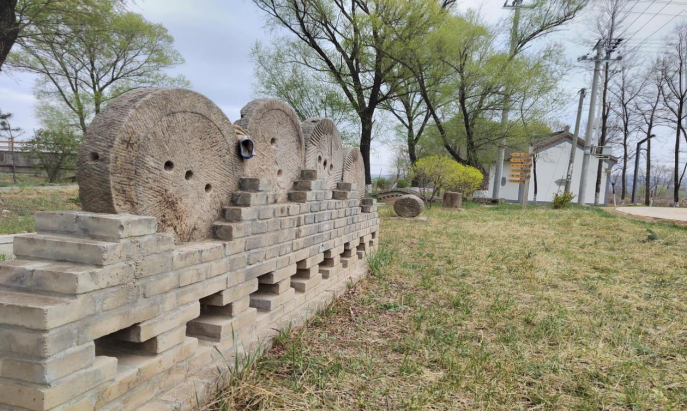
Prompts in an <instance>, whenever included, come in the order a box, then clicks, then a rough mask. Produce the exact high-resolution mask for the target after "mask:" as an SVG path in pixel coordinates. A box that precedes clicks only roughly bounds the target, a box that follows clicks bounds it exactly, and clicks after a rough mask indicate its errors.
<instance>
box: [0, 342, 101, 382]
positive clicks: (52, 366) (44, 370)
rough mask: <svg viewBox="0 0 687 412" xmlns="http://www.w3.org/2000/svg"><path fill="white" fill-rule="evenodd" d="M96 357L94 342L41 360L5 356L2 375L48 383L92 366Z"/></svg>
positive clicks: (1, 364) (0, 370)
mask: <svg viewBox="0 0 687 412" xmlns="http://www.w3.org/2000/svg"><path fill="white" fill-rule="evenodd" d="M94 359H95V345H94V344H93V342H90V343H87V344H85V345H81V346H76V347H72V348H69V349H67V350H65V351H62V352H60V353H58V354H55V355H53V356H51V357H50V358H47V359H41V360H34V359H25V358H24V359H22V358H13V357H8V356H3V357H2V358H0V377H3V378H9V379H17V380H20V381H24V382H31V383H42V384H48V383H52V382H54V381H56V380H58V379H60V378H62V377H64V376H67V375H69V374H71V373H74V372H76V371H78V370H80V369H83V368H87V367H89V366H91V364H93V360H94Z"/></svg>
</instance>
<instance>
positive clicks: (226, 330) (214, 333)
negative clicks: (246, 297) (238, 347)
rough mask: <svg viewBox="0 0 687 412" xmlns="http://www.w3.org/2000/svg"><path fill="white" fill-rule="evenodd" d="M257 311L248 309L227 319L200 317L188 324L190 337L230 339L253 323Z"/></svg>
mask: <svg viewBox="0 0 687 412" xmlns="http://www.w3.org/2000/svg"><path fill="white" fill-rule="evenodd" d="M256 316H257V310H256V309H253V308H248V309H247V310H245V311H244V312H242V313H240V314H238V315H237V316H235V317H231V318H228V317H226V316H221V315H201V316H200V317H198V319H195V320H192V321H191V322H189V323H188V325H187V328H188V334H189V335H190V336H195V337H201V338H203V339H211V340H213V341H221V340H222V339H223V338H225V337H231V336H232V335H233V334H234V332H235V331H237V330H238V329H241V328H242V327H243V326H246V325H248V324H250V323H251V322H253V321H255V317H256Z"/></svg>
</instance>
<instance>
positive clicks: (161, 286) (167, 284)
mask: <svg viewBox="0 0 687 412" xmlns="http://www.w3.org/2000/svg"><path fill="white" fill-rule="evenodd" d="M141 287H142V293H143V296H144V297H146V298H149V297H151V296H155V295H159V294H161V293H165V292H169V291H170V290H172V289H175V288H178V287H179V274H178V273H164V274H162V275H156V276H152V277H149V278H146V279H144V280H142V282H141Z"/></svg>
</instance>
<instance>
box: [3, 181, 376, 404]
mask: <svg viewBox="0 0 687 412" xmlns="http://www.w3.org/2000/svg"><path fill="white" fill-rule="evenodd" d="M302 178H303V179H302V180H300V181H298V182H297V183H295V184H294V190H293V191H292V192H290V193H289V197H290V198H292V199H296V200H297V201H298V202H289V203H274V202H271V200H270V199H272V196H271V192H270V187H269V184H266V183H265V182H264V181H260V180H256V179H242V180H241V181H240V186H241V188H242V189H243V190H242V191H241V192H237V193H236V194H235V196H234V202H233V205H232V206H228V207H226V208H225V216H224V217H225V219H224V220H222V221H218V222H216V223H215V225H214V227H215V232H216V235H217V236H218V238H219V239H218V240H213V241H202V242H194V243H188V244H180V245H175V244H174V240H173V237H172V236H171V235H169V234H160V233H156V222H155V219H154V218H150V217H143V216H134V215H125V214H119V215H113V214H97V213H89V212H39V213H37V214H36V229H37V233H36V234H30V235H21V236H18V237H17V238H16V240H15V243H14V253H15V255H16V256H17V259H16V260H12V261H7V262H2V264H0V286H2V290H0V340H1V341H2V342H4V343H5V345H3V348H2V349H1V350H2V360H1V363H0V366H1V367H0V378H1V380H0V407H2V408H3V409H19V408H26V409H68V408H77V407H78V408H83V409H134V408H139V407H149V406H153V405H155V406H159V407H163V406H164V407H165V408H173V407H182V406H183V405H185V407H190V406H192V405H191V403H189V402H195V399H196V395H203V394H205V393H206V392H205V391H207V390H208V389H211V388H212V384H214V383H216V381H217V379H218V377H217V367H218V365H226V364H227V357H232V356H235V355H236V353H238V352H241V351H244V350H246V348H249V347H251V346H250V345H251V342H253V344H255V342H259V341H264V339H266V338H268V337H269V336H271V335H272V334H273V330H274V329H280V328H283V327H285V326H286V325H287V324H288V323H291V322H293V323H296V324H298V323H299V322H302V321H303V319H305V317H307V316H308V315H311V314H312V313H313V312H314V310H315V309H316V308H318V307H322V305H324V304H325V303H326V302H328V301H329V300H331V298H333V296H335V295H338V294H340V293H342V292H343V291H344V290H345V289H346V284H347V283H348V282H349V281H353V280H356V279H357V278H359V277H360V276H361V275H362V274H363V273H364V270H365V269H364V265H363V264H362V263H363V262H362V261H361V260H360V259H361V258H362V257H364V256H365V255H366V254H367V253H370V252H371V251H372V250H374V247H375V243H374V242H375V239H376V238H377V233H378V219H377V214H376V205H375V204H374V202H372V201H371V200H365V201H364V203H365V204H363V206H362V207H361V206H359V200H358V199H357V198H356V195H355V192H354V191H353V190H352V189H353V187H351V186H346V185H341V186H340V187H339V190H337V192H339V194H337V197H338V199H330V200H325V199H324V198H325V197H326V195H325V193H324V192H325V190H324V189H321V187H322V186H321V185H322V184H323V180H321V179H317V176H316V173H314V172H312V171H307V170H306V171H303V174H302ZM306 182H308V183H306ZM349 197H350V198H349ZM364 210H365V212H364ZM261 339H262V340H261ZM239 348H240V350H238V349H239ZM220 355H221V356H220ZM189 382H192V383H193V385H195V387H196V388H204V389H203V390H202V393H201V394H199V393H193V396H191V393H189V391H192V390H191V389H189V388H188V387H187V385H189V384H190V383H189ZM197 390H198V389H193V391H197ZM197 399H202V396H201V397H198V398H197Z"/></svg>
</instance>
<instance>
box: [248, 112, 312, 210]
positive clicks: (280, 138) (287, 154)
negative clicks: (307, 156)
mask: <svg viewBox="0 0 687 412" xmlns="http://www.w3.org/2000/svg"><path fill="white" fill-rule="evenodd" d="M236 124H237V125H238V126H240V127H241V128H243V129H244V130H246V131H247V132H248V134H249V135H250V137H251V139H253V142H254V143H255V157H253V158H252V159H249V160H246V162H245V170H244V173H245V176H246V177H254V178H259V179H268V180H270V181H271V182H272V186H273V190H274V191H275V192H276V193H277V201H278V202H285V201H286V200H287V194H288V192H289V190H292V189H293V182H294V181H296V180H299V179H300V178H301V170H302V169H303V161H304V143H303V131H302V130H301V123H300V121H299V120H298V116H297V115H296V112H294V111H293V109H292V108H291V107H290V106H289V105H288V104H286V103H284V102H282V101H280V100H275V99H257V100H253V101H251V102H250V103H248V104H247V105H246V106H244V107H243V109H241V119H240V120H238V121H237V122H236Z"/></svg>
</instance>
